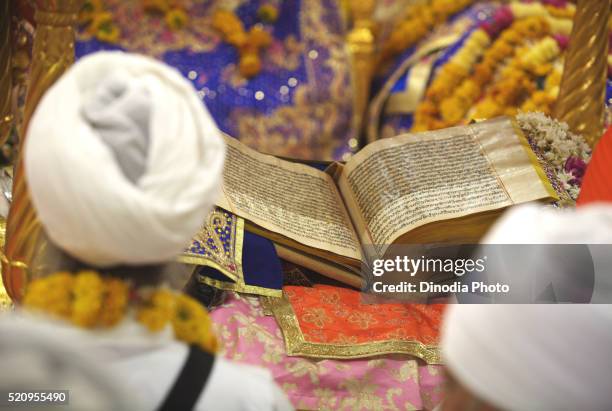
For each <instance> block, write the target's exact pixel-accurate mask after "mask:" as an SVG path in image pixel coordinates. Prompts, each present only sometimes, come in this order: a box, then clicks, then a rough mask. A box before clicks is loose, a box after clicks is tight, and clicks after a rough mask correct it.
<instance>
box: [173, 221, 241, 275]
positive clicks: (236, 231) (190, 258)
mask: <svg viewBox="0 0 612 411" xmlns="http://www.w3.org/2000/svg"><path fill="white" fill-rule="evenodd" d="M215 213H217V211H213V212H212V213H211V216H214V215H215ZM233 216H234V218H236V224H235V225H233V229H232V238H233V239H234V244H233V247H232V249H233V252H234V255H233V258H232V261H233V262H234V264H235V265H236V271H235V272H232V271H230V270H228V269H227V268H226V267H223V266H222V265H221V264H219V263H218V262H216V261H214V260H212V259H210V258H208V257H205V256H203V255H199V254H195V253H189V252H184V253H183V254H181V255H180V256H178V258H177V261H178V262H180V263H185V264H192V265H204V266H207V267H211V268H214V269H215V270H217V271H220V272H221V273H223V275H225V276H227V277H229V278H231V279H232V280H234V281H239V280H242V283H244V272H243V271H242V247H243V246H244V219H243V218H241V217H238V216H237V215H235V214H233ZM210 221H211V219H210V218H209V223H208V224H210ZM211 229H212V232H213V233H214V232H215V231H214V227H211Z"/></svg>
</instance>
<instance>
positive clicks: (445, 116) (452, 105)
mask: <svg viewBox="0 0 612 411" xmlns="http://www.w3.org/2000/svg"><path fill="white" fill-rule="evenodd" d="M466 110H467V107H464V106H462V103H461V100H460V99H458V98H457V97H450V98H447V99H445V100H444V101H442V103H440V114H441V115H442V120H444V121H446V122H448V123H451V124H455V123H458V122H459V121H461V119H463V116H464V115H465V112H466Z"/></svg>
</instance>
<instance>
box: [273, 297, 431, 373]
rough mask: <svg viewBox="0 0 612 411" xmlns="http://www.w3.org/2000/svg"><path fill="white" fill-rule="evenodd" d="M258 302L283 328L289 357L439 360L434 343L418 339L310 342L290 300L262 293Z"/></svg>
mask: <svg viewBox="0 0 612 411" xmlns="http://www.w3.org/2000/svg"><path fill="white" fill-rule="evenodd" d="M261 300H262V305H263V306H264V307H265V309H269V310H271V311H272V314H273V315H274V317H275V318H276V322H277V323H278V326H279V327H280V329H281V331H282V332H283V337H284V339H285V348H286V351H287V355H288V356H290V357H295V356H303V357H312V358H333V359H339V360H346V359H355V358H365V357H372V356H377V355H386V354H408V355H412V356H415V357H418V358H420V359H422V360H424V361H425V362H426V363H427V364H442V359H441V355H440V350H439V348H438V346H436V345H426V344H422V343H420V342H418V341H400V340H384V341H376V342H369V343H360V344H335V343H314V342H309V341H306V340H305V339H304V335H303V334H302V330H301V329H300V326H299V323H298V320H297V317H296V315H295V312H294V311H293V307H291V303H289V300H287V299H286V298H285V297H283V298H274V299H272V298H265V297H262V298H261Z"/></svg>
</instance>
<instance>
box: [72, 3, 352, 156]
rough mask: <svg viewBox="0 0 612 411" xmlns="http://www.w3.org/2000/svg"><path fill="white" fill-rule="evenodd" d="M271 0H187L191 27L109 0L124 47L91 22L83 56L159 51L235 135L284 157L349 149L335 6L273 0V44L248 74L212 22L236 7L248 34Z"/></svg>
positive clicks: (344, 66)
mask: <svg viewBox="0 0 612 411" xmlns="http://www.w3.org/2000/svg"><path fill="white" fill-rule="evenodd" d="M268 3H270V2H269V1H266V2H264V1H262V0H239V1H236V2H231V3H229V2H223V1H221V0H211V1H207V2H200V1H196V0H185V1H183V2H181V4H182V5H183V7H184V8H185V10H186V12H187V14H188V16H189V20H188V23H187V26H186V27H184V28H183V29H180V30H170V29H169V28H168V27H167V26H166V23H165V21H164V17H163V15H156V14H154V13H147V12H145V11H144V10H143V6H142V2H136V1H134V2H125V1H123V2H122V1H119V0H105V1H104V4H105V8H106V10H107V11H109V12H110V13H111V14H112V16H113V24H115V25H117V26H118V28H119V30H120V32H121V36H120V38H119V40H118V44H116V45H109V44H107V43H103V42H100V41H98V40H97V39H95V38H94V37H92V35H91V33H89V31H88V30H87V29H86V28H85V27H84V28H83V29H82V30H80V32H79V34H78V37H77V40H78V41H77V44H76V56H77V58H79V57H81V56H84V55H86V54H89V53H92V52H95V51H98V50H109V49H120V50H127V51H132V52H139V53H143V54H148V55H152V56H154V57H156V58H158V59H161V60H163V61H165V62H166V63H168V64H170V65H171V66H174V67H176V68H177V69H178V70H179V71H180V72H181V73H182V74H183V75H184V76H185V77H186V78H188V79H189V80H190V81H192V83H193V85H194V87H195V88H196V90H197V91H198V94H199V96H200V97H201V99H202V101H203V102H204V103H205V104H206V106H207V108H208V109H209V111H210V112H211V114H212V116H213V118H214V119H215V120H216V122H217V123H218V125H219V128H220V129H221V130H222V131H224V132H226V133H227V134H229V135H231V136H232V137H236V138H239V139H240V140H242V141H243V142H245V143H246V144H247V145H249V146H251V147H253V148H255V149H258V150H260V151H264V152H268V153H273V154H277V155H283V156H289V157H296V158H313V159H340V158H342V156H343V155H344V154H345V153H347V152H349V151H350V150H351V149H350V148H349V145H348V141H349V140H350V139H351V138H353V137H355V132H354V130H353V129H352V126H351V125H352V122H351V120H352V116H353V112H352V91H351V79H350V68H349V63H348V61H349V60H348V56H347V54H346V50H345V48H344V35H345V31H344V22H343V20H342V16H341V13H340V10H339V6H338V2H336V1H334V0H322V1H317V2H311V1H300V0H278V1H276V3H277V7H278V11H279V15H278V18H277V20H276V21H275V22H274V23H270V24H263V27H264V29H265V30H267V31H269V32H270V33H271V34H272V37H273V42H272V44H271V45H270V46H269V47H268V48H267V49H266V50H264V51H263V52H262V53H261V57H262V71H261V72H260V74H258V75H257V76H255V77H254V78H251V79H249V80H247V79H245V78H244V77H242V76H241V75H240V73H239V72H238V69H237V62H238V53H237V50H236V49H235V48H234V47H233V46H231V45H230V44H228V43H225V42H224V41H222V39H221V37H220V35H219V33H217V32H216V31H215V30H214V29H213V28H212V25H211V19H212V15H213V14H214V12H215V10H217V9H219V8H224V9H227V8H228V7H229V8H230V9H231V8H232V7H233V9H232V11H233V12H234V13H235V14H236V15H237V16H238V17H239V18H240V20H241V21H242V22H243V24H244V26H245V29H247V30H248V29H249V28H250V27H252V26H253V25H255V24H262V23H263V22H262V21H261V20H260V19H259V18H258V17H257V15H258V9H259V7H260V6H261V5H262V4H268Z"/></svg>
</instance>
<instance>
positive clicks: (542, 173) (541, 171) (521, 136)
mask: <svg viewBox="0 0 612 411" xmlns="http://www.w3.org/2000/svg"><path fill="white" fill-rule="evenodd" d="M510 122H511V123H512V127H513V128H514V131H515V132H516V134H517V136H518V139H519V141H520V142H521V145H522V146H523V149H525V151H526V152H527V156H529V161H530V162H531V165H532V166H533V167H534V168H535V170H536V173H537V174H538V178H539V179H540V181H541V182H542V184H544V187H545V188H546V191H547V192H548V194H549V195H550V197H552V198H553V199H554V200H560V198H559V194H557V192H556V191H555V189H554V188H553V186H552V184H551V183H550V180H549V179H548V176H546V172H545V171H544V168H542V164H540V160H538V156H536V154H535V153H534V152H533V150H532V149H531V146H530V145H529V140H527V136H525V133H523V130H522V129H521V127H520V126H519V124H518V122H517V121H516V118H514V117H511V118H510Z"/></svg>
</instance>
